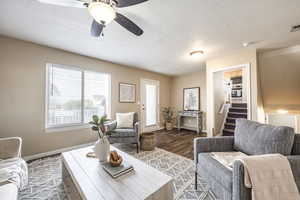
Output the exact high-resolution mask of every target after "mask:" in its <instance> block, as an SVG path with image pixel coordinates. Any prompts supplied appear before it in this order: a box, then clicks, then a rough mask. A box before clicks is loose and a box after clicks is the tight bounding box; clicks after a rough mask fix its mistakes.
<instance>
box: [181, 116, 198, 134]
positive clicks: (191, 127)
mask: <svg viewBox="0 0 300 200" xmlns="http://www.w3.org/2000/svg"><path fill="white" fill-rule="evenodd" d="M177 117H178V119H177V120H178V124H177V129H178V131H180V129H188V130H192V131H196V132H197V133H198V134H200V133H201V132H202V129H203V127H202V123H203V112H201V111H179V112H178V115H177ZM184 118H195V124H194V125H193V126H185V125H184V124H183V119H184Z"/></svg>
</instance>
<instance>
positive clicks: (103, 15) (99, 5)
mask: <svg viewBox="0 0 300 200" xmlns="http://www.w3.org/2000/svg"><path fill="white" fill-rule="evenodd" d="M37 1H39V2H41V3H46V4H53V5H58V6H67V7H76V8H88V11H89V13H90V15H91V16H92V17H93V18H94V19H93V22H92V25H91V35H92V36H94V37H99V36H100V35H101V33H102V32H103V29H104V28H105V27H106V25H107V24H109V23H110V22H112V21H113V20H115V21H116V22H117V23H118V24H120V25H121V26H123V27H124V28H125V29H127V30H128V31H130V32H131V33H133V34H135V35H137V36H140V35H142V34H143V33H144V31H143V30H142V29H141V28H140V27H138V26H137V25H136V24H135V23H134V22H132V21H131V20H130V19H128V18H127V17H125V16H124V15H122V14H120V13H118V12H117V8H123V7H129V6H133V5H136V4H140V3H143V2H145V1H148V0H37Z"/></svg>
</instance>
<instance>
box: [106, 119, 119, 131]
mask: <svg viewBox="0 0 300 200" xmlns="http://www.w3.org/2000/svg"><path fill="white" fill-rule="evenodd" d="M105 127H106V131H107V132H109V131H112V130H114V129H116V128H117V121H116V120H114V121H111V122H107V123H105Z"/></svg>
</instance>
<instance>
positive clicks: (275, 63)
mask: <svg viewBox="0 0 300 200" xmlns="http://www.w3.org/2000/svg"><path fill="white" fill-rule="evenodd" d="M299 49H300V46H298V51H297V52H291V51H288V50H279V51H273V52H266V53H263V54H259V72H260V73H259V74H260V76H261V77H262V79H261V86H262V94H263V97H264V98H263V100H264V107H265V110H266V112H273V111H276V110H277V109H285V110H289V111H290V112H300V51H299Z"/></svg>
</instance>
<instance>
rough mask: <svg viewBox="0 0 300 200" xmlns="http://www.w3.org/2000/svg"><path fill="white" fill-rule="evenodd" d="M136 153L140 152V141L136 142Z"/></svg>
mask: <svg viewBox="0 0 300 200" xmlns="http://www.w3.org/2000/svg"><path fill="white" fill-rule="evenodd" d="M136 153H140V145H139V143H136Z"/></svg>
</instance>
